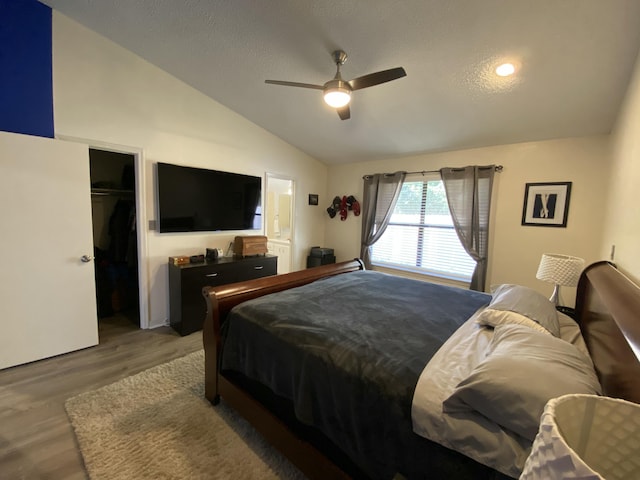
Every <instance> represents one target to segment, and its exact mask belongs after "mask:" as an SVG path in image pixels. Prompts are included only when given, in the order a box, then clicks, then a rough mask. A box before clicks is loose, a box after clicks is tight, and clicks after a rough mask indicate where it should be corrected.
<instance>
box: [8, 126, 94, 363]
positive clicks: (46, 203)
mask: <svg viewBox="0 0 640 480" xmlns="http://www.w3.org/2000/svg"><path fill="white" fill-rule="evenodd" d="M0 232H1V234H0V369H2V368H6V367H10V366H13V365H20V364H23V363H27V362H31V361H33V360H39V359H41V358H47V357H51V356H54V355H58V354H61V353H66V352H70V351H73V350H78V349H81V348H85V347H89V346H92V345H96V344H97V343H98V319H97V313H96V295H95V276H94V266H93V262H92V261H91V260H90V258H91V257H92V256H93V239H92V226H91V193H90V179H89V151H88V147H87V146H86V145H81V144H77V143H70V142H64V141H60V140H52V139H48V138H41V137H33V136H28V135H18V134H13V133H7V132H0ZM83 255H86V256H88V257H89V259H88V260H89V261H88V262H83V261H82V260H81V257H82V256H83Z"/></svg>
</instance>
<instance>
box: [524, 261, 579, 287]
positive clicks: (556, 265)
mask: <svg viewBox="0 0 640 480" xmlns="http://www.w3.org/2000/svg"><path fill="white" fill-rule="evenodd" d="M583 267H584V259H582V258H578V257H571V256H569V255H560V254H557V253H544V254H542V259H541V260H540V265H539V266H538V273H536V278H537V279H538V280H543V281H545V282H549V283H554V284H556V285H563V286H566V287H575V286H576V285H578V279H579V278H580V273H581V272H582V269H583Z"/></svg>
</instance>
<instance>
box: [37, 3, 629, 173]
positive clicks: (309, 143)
mask: <svg viewBox="0 0 640 480" xmlns="http://www.w3.org/2000/svg"><path fill="white" fill-rule="evenodd" d="M42 3H45V4H47V5H49V6H51V7H52V8H54V9H55V10H58V11H59V12H61V13H63V14H64V15H66V16H68V17H70V18H73V19H75V20H76V21H78V22H79V23H81V24H83V25H85V26H86V27H88V28H90V29H91V30H93V31H95V32H97V33H100V34H102V35H103V36H105V37H107V38H109V39H111V40H113V41H114V42H116V43H118V44H120V45H122V46H123V47H125V48H127V49H128V50H130V51H132V52H134V53H136V54H138V55H139V56H140V57H142V58H144V59H146V60H148V61H149V62H151V63H153V64H155V65H157V66H158V67H160V68H162V69H163V70H165V71H167V72H169V73H171V74H172V75H174V76H175V77H177V78H179V79H181V80H183V81H184V82H186V83H187V84H189V85H191V86H193V87H195V88H196V89H198V90H199V91H201V92H203V93H204V94H206V95H208V96H209V97H211V98H213V99H215V100H216V101H218V102H220V103H221V104H223V105H225V106H227V107H229V108H230V109H232V110H234V111H236V112H238V113H239V114H241V115H243V116H244V117H246V118H247V119H249V120H251V121H252V122H254V123H256V124H258V125H260V126H262V127H263V128H265V129H266V130H268V131H270V132H272V133H273V134H275V135H277V136H278V137H280V138H282V139H283V140H285V141H286V142H288V143H290V144H292V145H294V146H296V147H298V148H300V149H301V150H303V151H305V152H307V153H308V154H309V155H311V156H313V157H315V158H317V159H318V160H321V161H323V162H325V163H327V164H334V163H342V162H355V161H364V160H371V159H379V158H393V157H399V156H404V155H410V154H417V153H423V152H434V151H446V150H457V149H463V148H470V147H479V146H487V145H496V144H505V143H515V142H523V141H534V140H543V139H552V138H560V137H571V136H584V135H594V134H606V133H609V132H610V131H611V128H612V126H613V123H614V121H615V118H616V115H617V113H618V110H619V108H620V105H621V102H622V100H623V97H624V94H625V91H626V88H627V85H628V82H629V79H630V76H631V73H632V70H633V66H634V64H635V60H636V56H637V54H638V48H639V46H640V1H637V0H606V1H605V0H535V1H534V0H315V1H311V0H269V1H260V0H235V1H223V0H128V1H126V2H125V1H119V0H43V1H42ZM336 49H342V50H345V51H346V52H347V54H348V56H349V58H348V60H347V62H346V63H345V64H344V66H343V67H342V75H343V77H344V78H345V79H347V80H349V79H352V78H355V77H360V76H362V75H365V74H368V73H371V72H375V71H379V70H385V69H388V68H393V67H398V66H402V67H404V69H405V70H406V72H407V76H406V77H404V78H400V79H398V80H394V81H392V82H388V83H384V84H381V85H377V86H375V87H371V88H366V89H363V90H358V91H355V92H354V93H353V96H352V102H351V118H350V119H349V120H340V118H339V117H338V115H337V114H336V112H335V110H334V109H332V108H330V107H329V106H327V105H326V104H325V103H324V101H323V99H322V92H321V91H320V90H312V89H305V88H295V87H284V86H279V85H267V84H265V83H264V80H266V79H274V80H288V81H295V82H302V83H311V84H320V85H322V84H323V83H325V82H326V81H328V80H330V79H331V78H332V77H333V76H334V74H335V70H336V68H335V64H334V63H333V59H332V57H331V52H332V51H334V50H336ZM505 62H510V63H512V64H514V66H515V70H516V71H515V74H514V75H512V76H510V77H500V76H498V75H496V74H495V67H496V66H497V65H499V64H502V63H505Z"/></svg>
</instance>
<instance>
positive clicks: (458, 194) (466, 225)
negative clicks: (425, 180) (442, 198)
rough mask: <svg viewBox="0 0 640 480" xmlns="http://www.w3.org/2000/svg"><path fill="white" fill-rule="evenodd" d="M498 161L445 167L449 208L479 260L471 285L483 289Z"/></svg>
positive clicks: (465, 243) (461, 236) (464, 241)
mask: <svg viewBox="0 0 640 480" xmlns="http://www.w3.org/2000/svg"><path fill="white" fill-rule="evenodd" d="M494 172H495V165H489V166H482V167H479V166H477V165H475V166H468V167H464V168H442V169H441V170H440V176H441V177H442V182H443V183H444V188H445V191H446V193H447V201H448V202H449V210H450V211H451V217H452V218H453V224H454V227H455V229H456V233H457V234H458V238H459V239H460V243H462V246H463V247H464V249H465V250H466V251H467V253H468V254H469V256H470V257H471V258H473V259H474V260H475V261H476V268H475V270H474V272H473V276H472V277H471V284H470V285H469V288H471V289H472V290H478V291H480V292H483V291H484V290H485V283H486V279H487V262H488V251H489V213H490V207H491V190H492V187H493V175H494Z"/></svg>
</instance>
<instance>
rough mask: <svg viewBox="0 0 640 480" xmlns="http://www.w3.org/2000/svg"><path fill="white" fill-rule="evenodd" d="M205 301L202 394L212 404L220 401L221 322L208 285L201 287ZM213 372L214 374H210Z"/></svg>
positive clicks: (216, 304) (213, 296)
mask: <svg viewBox="0 0 640 480" xmlns="http://www.w3.org/2000/svg"><path fill="white" fill-rule="evenodd" d="M202 294H203V295H204V298H205V301H206V302H207V316H206V319H205V321H204V325H203V326H202V343H203V344H204V371H205V378H204V396H205V397H206V398H207V399H208V400H209V401H210V402H211V403H212V404H213V405H217V404H218V403H220V393H219V390H218V365H219V361H220V339H221V322H220V314H219V308H218V299H217V297H216V295H215V293H214V294H213V295H209V287H205V288H203V289H202ZM211 372H215V375H213V374H211Z"/></svg>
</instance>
